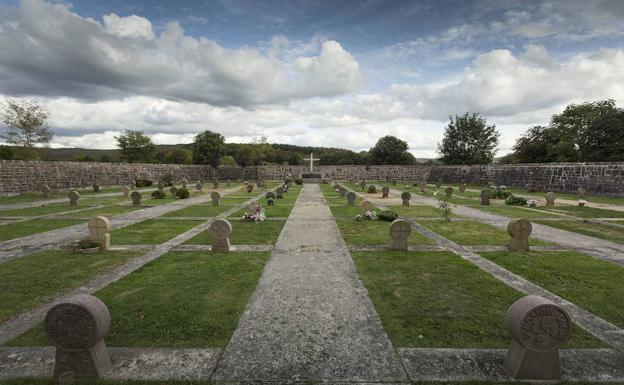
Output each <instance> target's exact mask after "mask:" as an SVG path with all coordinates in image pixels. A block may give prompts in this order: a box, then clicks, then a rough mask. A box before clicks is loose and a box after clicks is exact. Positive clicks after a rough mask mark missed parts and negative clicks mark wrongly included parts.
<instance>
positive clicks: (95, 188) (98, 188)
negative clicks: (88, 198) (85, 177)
mask: <svg viewBox="0 0 624 385" xmlns="http://www.w3.org/2000/svg"><path fill="white" fill-rule="evenodd" d="M92 187H93V192H96V193H97V192H100V185H99V184H97V183H94V184H93V186H92Z"/></svg>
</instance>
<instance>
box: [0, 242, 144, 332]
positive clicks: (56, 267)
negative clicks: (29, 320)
mask: <svg viewBox="0 0 624 385" xmlns="http://www.w3.org/2000/svg"><path fill="white" fill-rule="evenodd" d="M139 253H140V251H136V250H134V251H107V252H99V253H96V254H84V255H83V254H79V253H73V252H72V251H68V250H54V251H44V252H41V253H36V254H32V255H28V256H26V257H22V258H16V259H13V260H10V261H7V262H5V263H2V264H0V322H3V321H6V320H7V319H9V318H10V317H12V316H15V315H17V314H19V313H21V312H24V311H26V310H28V309H30V308H32V307H33V306H35V305H38V304H41V303H45V302H47V301H49V300H51V299H52V298H53V297H54V296H55V295H56V294H59V293H61V292H63V291H67V290H69V289H72V288H75V287H78V286H80V285H81V284H83V283H85V282H86V281H87V280H88V279H89V278H91V277H93V276H96V275H98V274H101V273H103V272H106V271H108V270H110V269H112V268H114V267H116V266H119V265H121V264H122V263H124V262H125V261H126V260H128V259H129V258H131V257H134V256H136V255H138V254H139Z"/></svg>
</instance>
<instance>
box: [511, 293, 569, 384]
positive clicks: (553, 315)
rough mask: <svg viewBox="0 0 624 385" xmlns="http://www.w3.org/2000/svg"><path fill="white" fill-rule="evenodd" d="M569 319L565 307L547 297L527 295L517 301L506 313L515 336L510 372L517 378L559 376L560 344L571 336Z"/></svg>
mask: <svg viewBox="0 0 624 385" xmlns="http://www.w3.org/2000/svg"><path fill="white" fill-rule="evenodd" d="M570 323H571V322H570V317H569V316H568V314H567V313H566V311H565V310H563V308H561V307H560V306H559V305H556V304H555V303H553V302H551V301H549V300H547V299H545V298H542V297H539V296H536V295H528V296H526V297H523V298H520V299H519V300H518V301H516V302H515V303H514V304H513V305H511V307H509V310H508V311H507V316H506V317H505V325H506V326H507V330H509V333H510V334H511V337H512V340H511V347H510V348H509V350H508V351H507V357H505V361H504V366H505V370H506V371H507V373H509V375H511V377H513V378H516V379H527V380H558V379H560V378H561V366H560V363H559V347H560V346H561V345H563V344H564V343H565V342H566V341H567V340H568V338H569V337H570Z"/></svg>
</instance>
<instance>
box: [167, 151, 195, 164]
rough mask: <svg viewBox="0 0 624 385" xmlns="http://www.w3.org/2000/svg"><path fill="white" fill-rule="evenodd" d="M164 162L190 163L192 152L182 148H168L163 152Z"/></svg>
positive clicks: (191, 161)
mask: <svg viewBox="0 0 624 385" xmlns="http://www.w3.org/2000/svg"><path fill="white" fill-rule="evenodd" d="M164 162H165V163H174V164H192V163H193V152H192V151H190V150H186V149H184V148H175V149H173V150H169V151H167V152H166V153H165V156H164Z"/></svg>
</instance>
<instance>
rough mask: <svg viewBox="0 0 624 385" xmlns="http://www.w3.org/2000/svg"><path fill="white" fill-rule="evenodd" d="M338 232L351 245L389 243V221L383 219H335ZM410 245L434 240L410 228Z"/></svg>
mask: <svg viewBox="0 0 624 385" xmlns="http://www.w3.org/2000/svg"><path fill="white" fill-rule="evenodd" d="M336 223H337V225H338V228H339V229H340V233H341V234H342V237H343V238H344V240H345V242H346V243H347V244H351V245H389V244H390V243H391V239H392V238H390V223H391V222H385V221H379V220H376V221H361V222H357V221H355V220H352V221H336ZM408 242H409V244H411V245H431V244H435V242H434V241H433V240H431V239H429V238H427V237H425V236H424V235H422V234H420V233H418V232H417V231H415V230H412V233H411V235H410V237H409V239H408Z"/></svg>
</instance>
